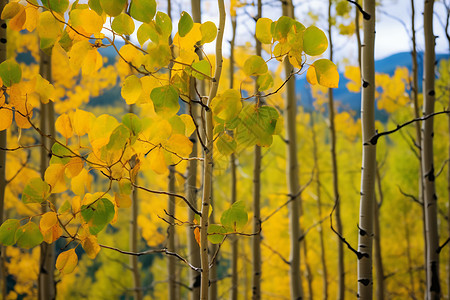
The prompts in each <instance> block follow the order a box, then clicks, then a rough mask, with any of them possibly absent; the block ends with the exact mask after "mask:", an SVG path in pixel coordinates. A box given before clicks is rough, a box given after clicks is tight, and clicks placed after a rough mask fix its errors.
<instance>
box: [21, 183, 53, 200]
mask: <svg viewBox="0 0 450 300" xmlns="http://www.w3.org/2000/svg"><path fill="white" fill-rule="evenodd" d="M49 195H50V186H49V185H48V184H47V183H46V182H45V181H43V180H42V179H41V178H39V177H36V178H33V179H31V180H30V181H29V182H28V184H27V185H26V186H25V189H24V190H23V192H22V202H23V203H42V202H43V201H45V200H46V199H47V197H48V196H49Z"/></svg>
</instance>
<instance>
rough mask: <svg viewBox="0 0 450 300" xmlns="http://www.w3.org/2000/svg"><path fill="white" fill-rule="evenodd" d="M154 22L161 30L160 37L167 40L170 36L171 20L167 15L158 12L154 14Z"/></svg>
mask: <svg viewBox="0 0 450 300" xmlns="http://www.w3.org/2000/svg"><path fill="white" fill-rule="evenodd" d="M155 22H156V25H157V26H158V27H159V29H160V30H161V34H162V36H163V37H164V38H166V39H167V38H168V37H169V36H170V35H171V34H172V20H171V19H170V18H169V16H168V15H167V14H165V13H163V12H161V11H158V12H157V13H156V17H155Z"/></svg>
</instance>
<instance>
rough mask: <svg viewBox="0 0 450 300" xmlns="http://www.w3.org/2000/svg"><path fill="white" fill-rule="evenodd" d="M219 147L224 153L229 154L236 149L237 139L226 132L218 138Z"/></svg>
mask: <svg viewBox="0 0 450 300" xmlns="http://www.w3.org/2000/svg"><path fill="white" fill-rule="evenodd" d="M216 145H217V149H218V150H219V152H220V153H221V154H222V155H225V156H228V155H230V154H231V153H233V152H234V151H236V146H237V144H236V141H235V140H234V138H233V137H232V136H230V135H228V134H226V133H224V134H222V135H221V136H220V137H219V138H218V139H217V144H216Z"/></svg>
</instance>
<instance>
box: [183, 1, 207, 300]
mask: <svg viewBox="0 0 450 300" xmlns="http://www.w3.org/2000/svg"><path fill="white" fill-rule="evenodd" d="M191 10H192V19H193V21H194V22H196V23H201V21H202V20H201V1H200V0H191ZM195 52H196V53H197V55H198V57H199V59H201V57H202V52H201V50H200V48H197V49H196V51H195ZM194 84H195V78H194V77H192V78H191V79H190V91H189V96H190V98H191V99H195V98H196V97H197V96H196V92H195V88H194ZM199 84H200V85H201V87H200V91H203V83H202V82H201V83H199ZM190 114H191V116H192V118H193V119H194V120H195V121H196V122H197V123H199V125H201V123H200V122H199V119H201V118H200V112H199V107H198V105H195V104H192V103H190ZM189 139H190V141H191V142H192V144H193V147H192V152H191V154H190V156H189V157H190V158H194V157H197V156H198V154H199V151H198V147H199V143H198V137H197V132H195V131H194V132H193V133H192V135H191V136H190V138H189ZM186 176H187V178H186V188H185V189H186V196H187V199H188V201H189V202H190V203H191V205H192V206H193V207H195V208H197V205H198V204H197V197H198V189H197V178H198V162H197V160H196V159H192V160H190V161H189V164H188V169H187V175H186ZM187 210H188V218H189V221H192V220H194V215H195V214H194V212H193V211H192V209H190V208H188V209H187ZM187 232H188V258H189V260H190V262H191V263H192V264H193V265H194V266H200V248H199V246H198V244H197V241H196V240H195V236H194V228H192V227H188V229H187ZM189 286H190V287H191V292H190V299H193V300H194V299H195V300H196V299H199V298H200V274H199V273H198V272H196V271H194V270H192V269H189Z"/></svg>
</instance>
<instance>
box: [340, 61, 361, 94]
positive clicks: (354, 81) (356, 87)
mask: <svg viewBox="0 0 450 300" xmlns="http://www.w3.org/2000/svg"><path fill="white" fill-rule="evenodd" d="M344 76H345V78H347V79H349V80H350V81H349V82H348V83H347V85H346V87H347V89H348V90H349V91H350V92H353V93H359V91H360V90H361V71H360V69H359V67H355V66H347V67H345V72H344Z"/></svg>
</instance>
